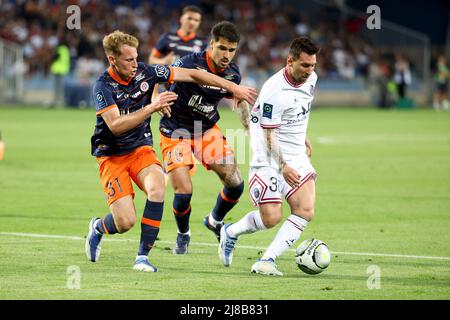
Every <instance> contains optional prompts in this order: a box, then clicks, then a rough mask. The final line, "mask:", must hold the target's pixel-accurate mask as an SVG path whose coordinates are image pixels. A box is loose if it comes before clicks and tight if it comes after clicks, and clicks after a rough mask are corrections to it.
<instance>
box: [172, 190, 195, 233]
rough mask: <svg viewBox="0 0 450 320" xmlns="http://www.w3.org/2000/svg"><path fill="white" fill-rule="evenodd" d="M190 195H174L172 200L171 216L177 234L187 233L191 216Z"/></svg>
mask: <svg viewBox="0 0 450 320" xmlns="http://www.w3.org/2000/svg"><path fill="white" fill-rule="evenodd" d="M191 198H192V194H182V193H175V196H174V198H173V214H174V215H175V221H176V223H177V226H178V232H179V233H187V232H188V231H189V217H190V215H191Z"/></svg>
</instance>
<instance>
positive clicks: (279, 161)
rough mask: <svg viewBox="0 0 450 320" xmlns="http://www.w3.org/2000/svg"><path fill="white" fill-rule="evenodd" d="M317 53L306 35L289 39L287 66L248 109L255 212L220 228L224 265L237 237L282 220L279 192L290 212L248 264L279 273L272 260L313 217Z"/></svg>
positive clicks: (229, 258) (260, 272) (265, 272)
mask: <svg viewBox="0 0 450 320" xmlns="http://www.w3.org/2000/svg"><path fill="white" fill-rule="evenodd" d="M318 52H319V48H318V47H317V46H316V45H315V44H313V43H312V42H311V41H310V40H309V39H308V38H306V37H301V38H296V39H294V40H293V41H292V43H291V45H290V48H289V54H288V57H287V63H286V67H285V68H283V69H282V70H280V71H278V72H277V73H276V74H275V75H273V76H272V77H271V78H270V79H268V80H267V81H266V82H265V84H264V85H263V87H262V89H261V92H260V95H259V97H258V100H257V101H256V103H255V105H254V107H253V109H252V110H251V119H250V126H249V133H250V139H251V148H252V151H253V157H252V160H251V163H250V172H249V191H250V197H251V199H252V202H253V204H254V206H255V207H256V206H258V207H259V210H255V211H251V212H249V213H247V215H245V216H244V217H243V218H242V219H241V220H239V221H238V222H236V223H232V224H225V225H224V227H223V228H222V229H221V234H220V244H219V258H220V260H221V261H222V263H223V264H224V265H225V266H230V264H231V261H232V258H233V252H234V248H235V245H236V241H237V239H238V237H239V236H240V235H242V234H246V233H253V232H256V231H261V230H266V229H269V228H273V227H274V226H276V225H277V224H278V223H279V222H280V221H281V219H282V217H283V214H282V196H284V197H285V198H286V201H287V202H288V204H289V206H290V209H291V214H290V216H289V217H288V218H287V219H286V221H285V222H284V223H283V224H282V226H281V228H280V229H279V231H278V233H277V234H276V236H275V239H274V240H273V241H272V243H271V244H270V245H269V247H268V248H267V249H266V251H265V252H264V255H263V256H262V258H261V259H259V260H258V261H257V262H255V263H254V264H253V266H252V268H251V271H252V272H255V273H259V274H266V275H280V276H281V275H283V273H282V272H280V271H279V270H278V267H277V265H276V264H275V259H276V258H277V257H279V256H280V255H281V254H282V253H283V252H284V251H286V250H287V249H288V248H290V247H291V246H292V245H293V244H294V243H295V242H296V241H297V240H298V239H299V238H300V235H301V233H302V232H303V231H304V229H305V228H306V226H307V225H308V223H309V222H310V221H311V219H312V218H313V216H314V204H315V180H316V171H315V170H314V168H313V166H312V165H311V163H310V160H309V158H310V156H311V152H312V147H311V143H310V141H309V140H308V138H307V136H306V130H307V127H308V120H309V114H310V111H311V102H312V100H313V98H314V88H315V86H316V82H317V75H316V73H315V72H314V67H315V65H316V54H317V53H318Z"/></svg>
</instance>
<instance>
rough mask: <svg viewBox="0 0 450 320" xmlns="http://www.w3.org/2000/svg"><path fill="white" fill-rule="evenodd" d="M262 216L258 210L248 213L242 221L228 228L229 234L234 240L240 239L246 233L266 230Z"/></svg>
mask: <svg viewBox="0 0 450 320" xmlns="http://www.w3.org/2000/svg"><path fill="white" fill-rule="evenodd" d="M266 229H267V228H266V226H265V225H264V223H263V221H262V219H261V214H260V213H259V211H258V210H255V211H251V212H249V213H247V214H246V215H245V216H244V217H243V218H241V220H239V221H238V222H236V223H233V224H232V225H230V226H229V227H228V228H227V233H228V235H230V236H231V237H233V238H237V237H239V236H240V235H241V234H244V233H253V232H256V231H259V230H266Z"/></svg>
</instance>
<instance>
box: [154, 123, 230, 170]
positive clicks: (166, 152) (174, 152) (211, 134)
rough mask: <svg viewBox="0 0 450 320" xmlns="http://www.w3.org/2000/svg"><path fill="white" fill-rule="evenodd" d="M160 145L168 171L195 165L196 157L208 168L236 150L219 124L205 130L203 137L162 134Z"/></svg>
mask: <svg viewBox="0 0 450 320" xmlns="http://www.w3.org/2000/svg"><path fill="white" fill-rule="evenodd" d="M160 138H161V139H160V146H161V152H162V155H163V162H164V169H165V170H166V172H167V173H169V172H170V171H172V170H173V169H175V168H179V167H185V166H189V167H190V168H191V169H192V168H193V167H194V164H195V162H194V161H195V160H194V157H195V158H196V159H197V160H198V161H199V162H200V163H201V164H202V165H203V166H204V167H205V168H206V169H207V170H210V169H209V165H210V164H214V163H220V162H221V160H223V159H225V157H228V156H234V151H233V149H232V148H231V147H230V145H229V144H228V142H227V139H226V138H225V137H224V136H223V134H222V131H221V130H220V128H219V127H218V126H217V125H214V127H212V128H211V129H209V130H207V131H205V132H204V133H203V135H202V137H198V138H193V139H192V138H186V137H180V138H179V139H172V138H168V137H166V136H164V135H162V134H160Z"/></svg>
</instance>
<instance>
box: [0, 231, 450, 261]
mask: <svg viewBox="0 0 450 320" xmlns="http://www.w3.org/2000/svg"><path fill="white" fill-rule="evenodd" d="M0 236H16V237H29V238H44V239H65V240H77V241H80V240H82V241H84V240H85V238H84V237H77V236H65V235H52V234H38V233H21V232H0ZM104 241H112V242H128V241H131V242H137V240H134V239H111V238H105V239H104ZM158 242H159V243H168V244H171V243H173V241H168V240H158ZM191 245H194V246H204V247H217V243H204V242H191ZM238 248H240V249H241V248H242V249H253V250H265V248H262V247H256V246H245V245H242V246H241V245H240V246H239V247H238ZM289 251H295V249H289ZM331 254H341V255H349V256H376V257H393V258H406V259H429V260H450V257H434V256H416V255H405V254H390V253H375V252H341V251H332V252H331Z"/></svg>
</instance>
